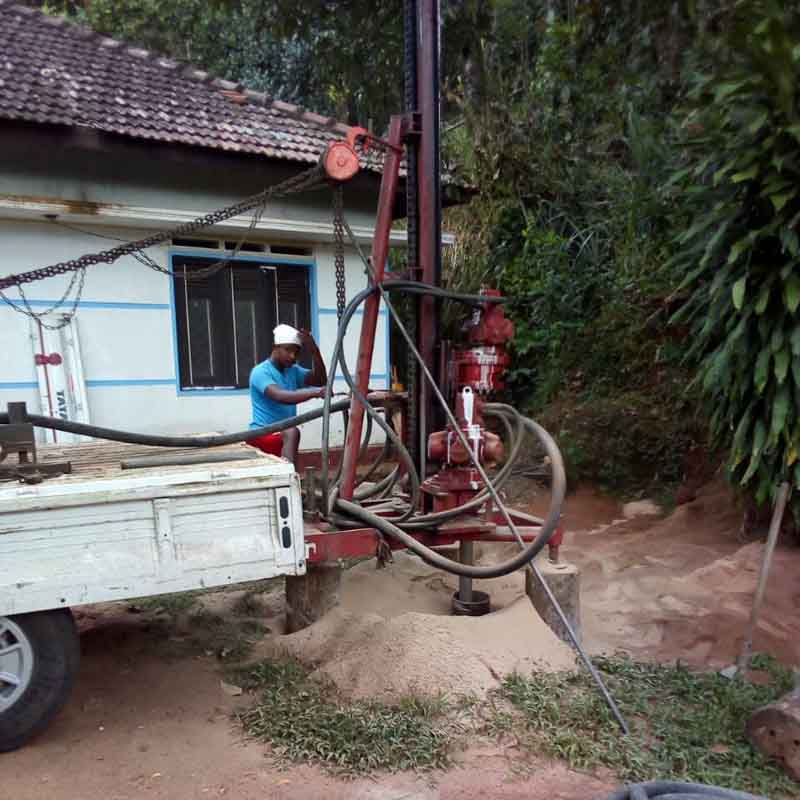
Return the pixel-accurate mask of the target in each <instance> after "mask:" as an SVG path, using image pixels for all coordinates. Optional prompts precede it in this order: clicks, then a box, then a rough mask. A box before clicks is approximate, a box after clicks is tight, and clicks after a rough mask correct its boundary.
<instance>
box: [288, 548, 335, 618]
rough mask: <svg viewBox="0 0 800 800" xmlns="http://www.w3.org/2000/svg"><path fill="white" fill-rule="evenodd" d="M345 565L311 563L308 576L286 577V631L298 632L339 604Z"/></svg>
mask: <svg viewBox="0 0 800 800" xmlns="http://www.w3.org/2000/svg"><path fill="white" fill-rule="evenodd" d="M341 585H342V568H341V567H339V566H337V565H335V564H309V566H308V572H306V574H305V575H287V576H286V633H296V632H297V631H301V630H303V628H307V627H308V626H309V625H311V624H313V623H314V622H316V621H317V620H318V619H322V617H324V616H325V614H327V613H328V612H329V611H330V610H331V609H332V608H335V607H336V606H338V605H339V596H340V590H341Z"/></svg>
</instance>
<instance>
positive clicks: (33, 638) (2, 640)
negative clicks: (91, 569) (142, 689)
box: [0, 609, 80, 753]
mask: <svg viewBox="0 0 800 800" xmlns="http://www.w3.org/2000/svg"><path fill="white" fill-rule="evenodd" d="M79 661H80V645H79V642H78V630H77V628H76V627H75V621H74V620H73V618H72V613H71V612H70V610H69V609H59V610H57V611H38V612H36V613H33V614H17V615H15V616H10V617H0V753H3V752H7V751H9V750H16V749H17V748H18V747H21V746H22V745H23V744H24V743H25V742H26V741H27V740H28V739H30V738H31V737H32V736H35V735H36V734H37V733H39V732H40V731H42V730H43V729H44V728H45V727H47V725H48V723H49V722H50V720H52V718H53V717H54V716H55V715H56V714H57V713H58V712H59V711H60V710H61V708H62V707H63V706H64V703H66V701H67V699H68V697H69V694H70V691H71V690H72V683H73V680H74V678H75V674H76V673H77V671H78V663H79Z"/></svg>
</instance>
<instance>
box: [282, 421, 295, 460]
mask: <svg viewBox="0 0 800 800" xmlns="http://www.w3.org/2000/svg"><path fill="white" fill-rule="evenodd" d="M281 435H282V436H283V452H282V453H281V455H282V456H283V457H284V458H285V459H287V460H288V461H291V462H292V464H296V463H297V451H298V450H299V449H300V428H287V429H286V430H285V431H283V432H282V434H281Z"/></svg>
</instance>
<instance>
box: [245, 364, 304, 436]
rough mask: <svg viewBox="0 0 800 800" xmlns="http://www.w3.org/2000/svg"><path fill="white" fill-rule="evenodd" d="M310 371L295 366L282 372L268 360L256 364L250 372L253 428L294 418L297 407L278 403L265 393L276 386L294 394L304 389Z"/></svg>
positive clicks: (251, 424) (251, 425)
mask: <svg viewBox="0 0 800 800" xmlns="http://www.w3.org/2000/svg"><path fill="white" fill-rule="evenodd" d="M309 372H311V370H310V369H306V368H305V367H301V366H300V365H299V364H294V365H292V366H291V367H287V368H286V369H285V370H284V371H283V372H281V371H280V370H279V369H278V368H277V367H276V366H275V365H274V364H273V363H272V359H270V358H268V359H267V360H266V361H262V362H261V363H260V364H256V365H255V366H254V367H253V369H252V371H251V372H250V402H251V403H252V404H253V421H252V422H251V423H250V427H251V428H261V427H263V426H264V425H271V424H272V423H273V422H280V421H281V420H282V419H287V418H288V417H293V416H295V415H296V414H297V406H296V405H289V404H288V403H278V402H277V401H275V400H273V399H272V398H270V397H267V396H266V395H265V394H264V392H265V391H266V388H267V386H270V385H271V384H273V383H274V384H275V385H276V386H278V387H279V388H281V389H288V390H289V391H291V392H293V391H296V390H297V389H302V388H303V387H304V386H305V383H306V375H308V373H309Z"/></svg>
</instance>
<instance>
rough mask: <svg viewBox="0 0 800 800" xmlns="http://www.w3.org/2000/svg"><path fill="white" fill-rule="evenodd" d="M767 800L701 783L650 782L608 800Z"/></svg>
mask: <svg viewBox="0 0 800 800" xmlns="http://www.w3.org/2000/svg"><path fill="white" fill-rule="evenodd" d="M654 797H658V798H659V799H660V800H767V798H766V797H762V796H760V795H752V794H748V793H747V792H738V791H736V790H734V789H723V788H722V787H720V786H706V785H705V784H702V783H680V782H676V781H650V782H648V783H635V784H632V785H630V786H626V787H625V788H624V789H620V790H619V791H617V792H614V794H612V795H609V797H608V800H649V798H654Z"/></svg>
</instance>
